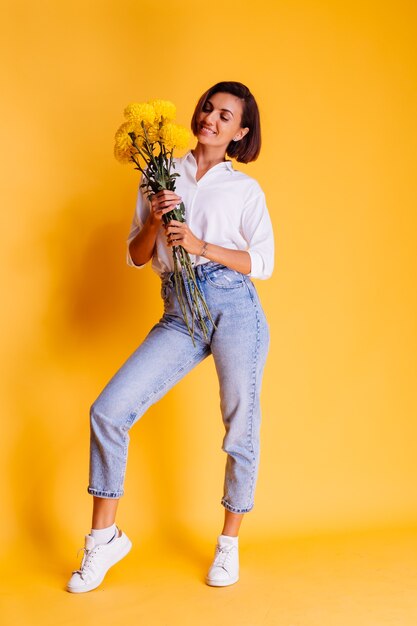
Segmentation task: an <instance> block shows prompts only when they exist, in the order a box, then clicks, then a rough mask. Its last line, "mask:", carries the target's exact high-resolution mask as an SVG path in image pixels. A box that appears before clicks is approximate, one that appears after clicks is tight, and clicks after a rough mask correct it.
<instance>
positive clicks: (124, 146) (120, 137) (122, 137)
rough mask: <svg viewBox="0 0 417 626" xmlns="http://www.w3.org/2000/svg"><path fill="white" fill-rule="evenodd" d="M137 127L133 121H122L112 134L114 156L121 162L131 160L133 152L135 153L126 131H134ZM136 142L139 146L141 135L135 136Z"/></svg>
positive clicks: (141, 140)
mask: <svg viewBox="0 0 417 626" xmlns="http://www.w3.org/2000/svg"><path fill="white" fill-rule="evenodd" d="M136 130H137V127H136V124H135V123H134V122H124V123H123V124H122V125H121V126H120V127H119V128H118V129H117V131H116V134H115V136H114V140H115V144H114V156H115V157H116V159H117V160H118V161H120V162H121V163H128V162H129V161H130V160H131V156H132V155H133V154H137V150H136V148H135V147H134V146H133V144H132V139H131V137H130V135H129V134H128V133H130V132H136ZM135 141H136V144H137V146H138V147H139V148H140V147H141V145H142V143H143V139H142V138H141V137H137V138H136V140H135Z"/></svg>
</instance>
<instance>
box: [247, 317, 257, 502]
mask: <svg viewBox="0 0 417 626" xmlns="http://www.w3.org/2000/svg"><path fill="white" fill-rule="evenodd" d="M259 346H260V320H259V311H258V308H257V307H256V345H255V354H254V363H253V369H252V392H251V396H252V403H251V407H250V414H249V420H248V421H249V432H248V437H249V443H250V451H251V453H252V456H253V461H254V462H253V464H252V472H251V482H250V487H249V494H250V496H249V499H250V501H251V502H252V497H253V487H254V477H255V469H256V463H255V461H256V456H255V451H254V449H253V414H254V409H255V397H256V371H257V365H258V356H259ZM249 506H250V505H249Z"/></svg>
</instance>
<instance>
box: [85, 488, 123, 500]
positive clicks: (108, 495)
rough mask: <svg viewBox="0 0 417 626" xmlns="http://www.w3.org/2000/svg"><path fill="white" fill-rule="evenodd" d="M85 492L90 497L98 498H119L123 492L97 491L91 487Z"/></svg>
mask: <svg viewBox="0 0 417 626" xmlns="http://www.w3.org/2000/svg"><path fill="white" fill-rule="evenodd" d="M87 491H88V493H90V494H91V495H92V496H97V497H98V498H120V497H121V496H122V495H123V494H124V491H99V490H98V489H93V488H92V487H87Z"/></svg>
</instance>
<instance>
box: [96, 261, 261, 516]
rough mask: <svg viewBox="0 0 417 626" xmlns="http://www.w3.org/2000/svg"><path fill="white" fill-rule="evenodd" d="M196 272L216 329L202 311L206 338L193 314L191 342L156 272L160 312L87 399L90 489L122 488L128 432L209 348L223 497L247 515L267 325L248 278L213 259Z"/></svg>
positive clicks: (166, 278) (165, 281)
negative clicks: (220, 431)
mask: <svg viewBox="0 0 417 626" xmlns="http://www.w3.org/2000/svg"><path fill="white" fill-rule="evenodd" d="M194 270H195V274H196V280H197V284H198V286H199V288H200V290H201V291H202V293H203V294H204V297H205V300H206V303H207V306H208V309H209V311H210V314H211V316H212V318H213V320H214V323H215V325H216V327H217V328H214V327H213V324H212V323H211V322H210V321H209V319H208V318H207V317H206V316H205V320H206V324H207V326H208V329H209V336H208V338H207V339H206V338H205V337H204V335H203V332H202V330H201V328H200V326H199V324H198V322H197V320H196V321H195V335H194V339H195V342H196V346H195V347H194V345H193V342H192V340H191V337H190V335H189V332H188V329H187V326H186V324H185V322H184V320H183V317H182V313H181V309H180V305H179V302H178V299H177V295H176V291H175V285H174V275H173V272H167V273H165V274H163V275H162V276H161V297H162V300H163V305H164V312H163V316H162V317H161V319H160V320H159V321H158V322H157V323H156V324H155V325H154V326H153V327H152V328H151V330H150V331H149V333H148V334H147V335H146V337H145V339H144V340H143V341H142V343H141V344H140V345H139V346H138V348H136V350H135V351H134V352H133V353H132V354H131V355H130V356H129V357H128V359H127V360H126V361H125V362H124V363H123V365H122V366H121V367H120V368H119V369H118V370H117V371H116V373H115V374H114V376H113V377H112V378H111V379H110V381H109V382H108V383H107V385H106V386H105V387H104V389H103V390H102V392H101V393H100V395H99V396H98V397H97V399H96V400H95V401H94V402H93V404H92V405H91V408H90V469H89V485H88V487H87V491H88V493H90V494H92V495H94V496H98V497H103V498H119V497H120V496H122V495H123V494H124V488H123V486H124V477H125V471H126V464H127V454H128V444H129V430H130V429H131V428H132V426H133V425H134V424H135V423H136V422H137V421H138V420H139V419H140V418H141V417H142V415H143V414H144V413H145V412H146V411H147V409H149V407H150V406H152V405H153V404H154V403H155V402H157V401H158V400H159V399H160V398H162V397H163V396H164V395H165V394H166V393H167V391H169V390H170V389H171V388H172V387H173V386H174V385H175V384H176V383H177V382H178V381H179V380H181V379H182V378H183V377H184V376H185V375H186V374H187V373H188V372H189V371H190V370H192V369H193V368H194V367H195V366H196V365H197V364H198V363H200V362H201V361H202V360H203V359H205V358H206V357H208V356H209V355H210V354H212V355H213V358H214V362H215V368H216V372H217V376H218V379H219V387H220V410H221V415H222V419H223V424H224V428H225V435H224V438H223V442H222V450H223V451H224V452H225V453H226V454H227V458H226V467H225V477H224V486H223V497H222V499H221V501H220V503H221V504H222V505H223V506H224V507H225V508H226V509H228V510H229V511H233V512H235V513H246V512H248V511H250V510H251V509H252V508H253V506H254V492H255V486H256V481H257V476H258V468H259V452H260V445H259V435H260V424H261V406H260V393H261V384H262V375H263V370H264V365H265V361H266V357H267V353H268V350H269V340H270V334H269V325H268V322H267V320H266V317H265V314H264V311H263V309H262V306H261V303H260V300H259V297H258V293H257V291H256V288H255V286H254V284H253V282H252V281H251V279H250V278H249V276H247V275H245V274H242V273H240V272H237V271H235V270H232V269H230V268H229V267H226V266H225V265H222V264H220V263H216V262H214V261H209V262H206V263H203V264H201V265H197V266H195V268H194ZM187 297H188V298H189V291H188V290H187ZM187 311H188V317H189V320H191V313H190V311H189V310H188V309H187Z"/></svg>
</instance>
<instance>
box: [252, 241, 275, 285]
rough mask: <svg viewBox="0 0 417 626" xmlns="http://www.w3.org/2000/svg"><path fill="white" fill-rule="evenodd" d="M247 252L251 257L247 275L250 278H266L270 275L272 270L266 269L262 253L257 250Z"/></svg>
mask: <svg viewBox="0 0 417 626" xmlns="http://www.w3.org/2000/svg"><path fill="white" fill-rule="evenodd" d="M247 252H249V256H250V258H251V271H250V272H249V274H247V276H251V277H252V278H260V279H263V280H265V279H267V278H270V276H272V271H268V270H267V269H266V268H265V262H264V259H263V257H262V255H261V254H260V253H259V252H258V251H257V250H251V249H249V250H247Z"/></svg>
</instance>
